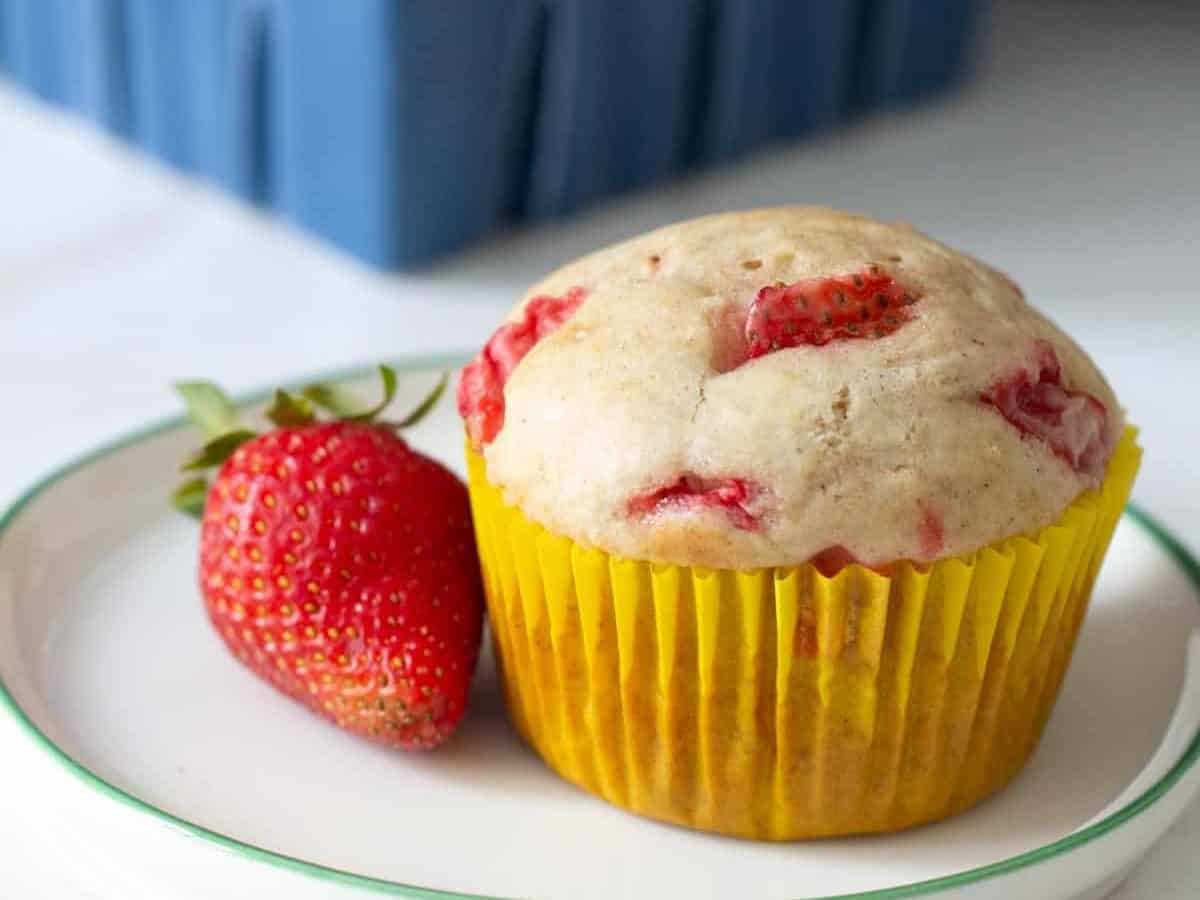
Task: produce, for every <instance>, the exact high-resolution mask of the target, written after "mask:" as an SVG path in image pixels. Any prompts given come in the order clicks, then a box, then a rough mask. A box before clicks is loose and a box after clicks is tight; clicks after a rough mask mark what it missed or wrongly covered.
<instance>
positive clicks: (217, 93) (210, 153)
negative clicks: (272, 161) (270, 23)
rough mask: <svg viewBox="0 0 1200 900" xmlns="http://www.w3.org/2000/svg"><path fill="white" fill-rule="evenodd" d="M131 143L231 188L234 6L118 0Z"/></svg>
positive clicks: (217, 1)
mask: <svg viewBox="0 0 1200 900" xmlns="http://www.w3.org/2000/svg"><path fill="white" fill-rule="evenodd" d="M125 3H126V15H127V26H126V27H127V54H128V66H129V77H130V86H131V98H130V105H131V108H132V131H133V137H134V140H136V141H138V143H140V144H142V145H143V146H144V147H145V148H146V149H147V150H149V151H150V152H152V153H153V154H155V155H156V156H158V157H160V158H161V159H163V160H165V161H167V162H168V163H170V164H172V165H175V166H178V167H180V168H183V169H187V170H190V171H194V172H198V173H200V174H202V175H205V176H207V177H209V178H213V179H216V180H219V181H222V182H224V183H226V184H229V185H233V184H234V183H235V178H234V175H233V171H232V169H233V143H232V142H233V129H232V128H231V124H230V121H229V120H228V118H227V116H228V115H229V106H230V103H231V101H232V98H233V96H234V95H235V92H236V91H237V90H238V89H240V86H237V85H235V84H234V83H233V80H232V73H231V71H230V63H229V60H230V40H231V34H232V32H233V16H234V3H233V0H125Z"/></svg>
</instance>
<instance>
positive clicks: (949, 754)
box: [468, 429, 1141, 840]
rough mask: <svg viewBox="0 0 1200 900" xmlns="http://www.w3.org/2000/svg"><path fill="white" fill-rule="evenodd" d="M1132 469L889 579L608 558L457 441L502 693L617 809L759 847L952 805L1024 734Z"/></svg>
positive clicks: (1119, 452)
mask: <svg viewBox="0 0 1200 900" xmlns="http://www.w3.org/2000/svg"><path fill="white" fill-rule="evenodd" d="M1140 459H1141V450H1140V449H1139V448H1138V446H1137V443H1136V431H1135V430H1134V429H1128V430H1127V431H1126V433H1125V434H1124V435H1123V437H1122V439H1121V441H1120V443H1119V445H1118V447H1117V449H1116V451H1115V452H1114V454H1113V457H1112V461H1111V462H1110V464H1109V468H1108V472H1107V475H1106V477H1105V480H1104V483H1103V484H1102V486H1101V488H1100V489H1099V490H1097V491H1089V492H1088V493H1086V494H1084V495H1082V496H1081V497H1080V498H1079V499H1078V500H1076V501H1075V502H1074V503H1073V504H1071V506H1070V507H1069V508H1068V509H1067V510H1066V511H1065V512H1064V513H1063V515H1062V517H1061V518H1060V519H1059V520H1058V521H1057V522H1056V523H1054V524H1053V525H1050V526H1048V527H1046V528H1044V529H1042V530H1041V531H1040V532H1038V533H1036V534H1033V535H1028V536H1017V537H1013V538H1010V539H1007V540H1003V541H999V542H997V543H995V544H993V545H991V546H988V547H986V548H984V549H982V550H980V551H978V552H976V553H974V554H971V555H969V556H964V557H957V558H951V559H945V560H940V561H938V562H936V563H933V564H929V565H914V564H911V563H907V562H904V563H900V564H898V565H897V566H895V567H893V569H892V571H891V574H890V575H887V576H885V575H882V574H879V573H877V572H874V571H872V570H870V569H867V568H865V567H863V566H858V565H853V566H849V567H847V568H845V569H843V570H842V571H841V572H839V573H838V574H837V575H836V576H834V577H832V578H828V577H825V576H823V575H821V574H820V573H819V572H817V571H816V569H814V568H813V567H812V566H811V565H801V566H793V567H780V568H774V569H750V570H713V569H702V568H689V567H686V566H674V565H660V564H655V563H648V562H640V561H635V560H628V559H621V558H618V557H615V556H611V555H609V554H607V553H604V552H602V551H599V550H595V549H589V548H585V547H583V546H581V545H579V544H576V543H575V542H573V541H571V540H569V539H567V538H565V537H561V536H558V535H555V534H552V533H550V532H548V531H546V530H545V529H543V528H541V527H540V526H538V525H537V524H535V523H533V522H531V521H529V520H528V519H526V518H525V517H524V516H523V515H522V514H521V513H520V512H519V511H518V510H516V509H514V508H512V507H509V506H506V505H505V503H504V500H503V496H502V494H501V492H500V490H499V489H498V488H496V487H495V486H493V485H492V484H490V483H489V482H488V480H487V476H486V472H485V467H484V462H483V460H482V458H481V457H479V456H478V455H477V454H474V453H472V452H471V451H470V450H468V467H469V473H470V476H469V482H470V491H471V501H472V508H473V511H474V517H475V528H476V538H477V542H478V546H479V553H480V558H481V561H482V566H483V573H484V583H485V587H486V591H487V599H488V611H489V615H490V619H491V630H492V637H493V643H494V646H495V651H496V658H497V661H498V666H499V670H500V678H501V683H502V685H503V690H504V695H505V699H506V701H507V704H508V709H509V712H510V714H511V716H512V719H513V722H514V723H515V725H516V727H517V730H518V731H519V732H520V733H521V735H522V736H523V737H524V738H525V740H527V741H528V742H529V744H530V745H532V746H533V747H534V749H536V750H537V752H538V753H539V754H540V755H541V756H542V757H543V758H544V759H545V761H546V762H547V763H548V764H549V765H550V766H551V767H552V768H553V769H554V770H555V771H557V772H558V773H559V774H560V775H562V776H563V777H564V778H566V779H568V780H569V781H572V782H574V783H575V784H577V785H579V786H580V787H583V788H584V789H586V790H588V791H590V792H591V793H593V794H596V795H598V796H600V797H602V798H604V799H605V800H608V801H609V802H611V803H613V804H616V805H617V806H620V807H623V808H625V809H628V810H631V811H633V812H635V813H639V814H641V815H644V816H649V817H651V818H655V819H660V820H664V821H668V822H674V823H677V824H680V825H686V826H690V827H693V828H699V829H704V830H706V831H716V832H722V833H725V834H731V835H737V836H741V837H748V838H756V839H766V840H791V839H797V838H808V837H819V836H829V835H838V834H851V833H861V832H872V831H892V830H896V829H900V828H906V827H909V826H912V825H917V824H920V823H923V822H930V821H934V820H936V819H940V818H943V817H945V816H948V815H952V814H954V813H956V812H960V811H962V810H964V809H966V808H967V807H969V806H972V805H973V804H975V803H977V802H978V801H979V800H981V799H982V798H984V797H986V796H987V795H988V794H990V793H992V792H993V791H995V790H997V789H998V788H1000V787H1002V786H1003V785H1004V784H1005V783H1006V782H1007V781H1008V780H1009V779H1011V778H1012V777H1013V776H1014V775H1015V774H1016V773H1017V772H1018V771H1019V770H1020V769H1021V767H1022V766H1023V765H1024V763H1025V761H1026V760H1027V759H1028V758H1029V756H1030V754H1031V753H1032V751H1033V748H1034V747H1035V746H1036V744H1037V741H1038V738H1039V736H1040V735H1041V732H1042V728H1043V726H1044V725H1045V722H1046V719H1047V718H1048V717H1049V714H1050V711H1051V709H1052V707H1053V705H1054V701H1055V698H1056V697H1057V695H1058V690H1059V687H1060V685H1061V683H1062V680H1063V675H1064V673H1065V671H1066V668H1067V664H1068V663H1069V661H1070V658H1071V652H1072V649H1073V646H1074V643H1075V637H1076V635H1077V634H1078V632H1079V627H1080V624H1081V623H1082V621H1083V617H1084V613H1085V612H1086V610H1087V605H1088V600H1089V598H1090V595H1091V590H1092V585H1093V583H1094V581H1095V578H1096V574H1097V571H1098V570H1099V567H1100V563H1101V561H1102V560H1103V558H1104V554H1105V552H1106V550H1107V548H1108V543H1109V540H1110V538H1111V537H1112V533H1113V530H1114V528H1115V527H1116V523H1117V520H1118V518H1119V517H1120V514H1121V510H1122V509H1123V508H1124V506H1125V503H1126V500H1127V499H1128V496H1129V491H1130V488H1131V486H1132V483H1133V479H1134V476H1135V474H1136V472H1137V468H1138V464H1139V462H1140Z"/></svg>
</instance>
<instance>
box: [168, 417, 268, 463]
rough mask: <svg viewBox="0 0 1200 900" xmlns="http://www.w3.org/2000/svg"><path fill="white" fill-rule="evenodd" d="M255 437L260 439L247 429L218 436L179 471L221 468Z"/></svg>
mask: <svg viewBox="0 0 1200 900" xmlns="http://www.w3.org/2000/svg"><path fill="white" fill-rule="evenodd" d="M255 437H258V435H256V434H255V433H254V432H253V431H249V430H247V429H245V428H239V429H238V430H237V431H229V432H226V433H225V434H222V435H218V436H217V437H215V438H213V439H212V440H211V441H209V442H208V443H207V444H205V445H204V446H203V447H201V448H200V450H199V452H197V453H195V454H193V455H192V456H191V457H189V458H188V459H187V460H186V461H185V462H184V463H183V465H181V466H180V467H179V471H180V472H199V471H203V470H204V469H211V468H213V467H214V466H219V465H221V463H223V462H225V460H227V459H229V457H230V456H232V455H233V451H234V450H236V449H237V448H238V447H240V446H241V445H242V444H244V443H246V441H249V440H252V439H253V438H255Z"/></svg>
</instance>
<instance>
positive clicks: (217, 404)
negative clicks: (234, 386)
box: [175, 381, 241, 438]
mask: <svg viewBox="0 0 1200 900" xmlns="http://www.w3.org/2000/svg"><path fill="white" fill-rule="evenodd" d="M175 390H176V391H178V392H179V396H181V397H182V398H183V402H184V403H186V404H187V411H188V418H190V419H191V420H192V422H194V423H195V424H196V425H197V426H198V427H199V428H200V430H201V431H203V432H204V434H205V435H206V436H207V437H210V438H214V437H217V436H218V435H221V434H225V433H226V432H228V431H235V430H237V429H238V428H240V427H241V423H240V422H239V421H238V414H237V408H236V407H235V406H234V405H233V401H231V400H230V399H229V397H228V396H227V395H226V394H225V392H224V391H223V390H221V389H220V388H219V387H217V386H216V385H215V384H213V383H212V382H211V381H180V382H177V383H176V384H175Z"/></svg>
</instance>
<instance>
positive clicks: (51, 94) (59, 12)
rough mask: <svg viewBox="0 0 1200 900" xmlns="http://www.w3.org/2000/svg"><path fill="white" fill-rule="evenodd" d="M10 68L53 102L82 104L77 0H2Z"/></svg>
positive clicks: (20, 80) (81, 37) (81, 35)
mask: <svg viewBox="0 0 1200 900" xmlns="http://www.w3.org/2000/svg"><path fill="white" fill-rule="evenodd" d="M2 11H3V16H2V18H3V23H4V24H3V26H2V30H3V37H4V39H5V43H6V45H7V50H6V52H5V54H4V55H5V58H6V59H7V61H8V70H9V71H10V72H11V73H12V75H13V77H15V78H16V79H17V80H18V81H19V82H21V83H22V84H24V85H25V86H26V87H28V88H29V89H30V90H32V91H33V92H34V93H35V94H37V95H38V96H40V97H42V98H43V99H45V100H49V101H50V102H52V103H59V104H62V105H65V106H75V107H78V106H79V105H81V97H82V93H83V91H82V83H83V73H82V68H81V66H80V60H81V58H82V42H83V16H82V14H81V9H80V2H79V0H5V3H4V6H3V10H2Z"/></svg>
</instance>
